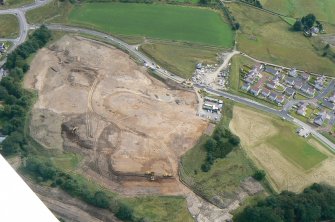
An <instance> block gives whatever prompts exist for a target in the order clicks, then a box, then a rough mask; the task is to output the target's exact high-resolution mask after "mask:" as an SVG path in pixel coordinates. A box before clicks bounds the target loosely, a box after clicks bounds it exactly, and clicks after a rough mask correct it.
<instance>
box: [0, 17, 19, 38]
mask: <svg viewBox="0 0 335 222" xmlns="http://www.w3.org/2000/svg"><path fill="white" fill-rule="evenodd" d="M18 36H19V21H18V20H17V18H16V17H15V16H14V15H0V38H16V37H18Z"/></svg>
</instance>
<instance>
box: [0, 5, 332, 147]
mask: <svg viewBox="0 0 335 222" xmlns="http://www.w3.org/2000/svg"><path fill="white" fill-rule="evenodd" d="M51 1H52V0H44V1H43V0H36V1H35V3H33V4H30V5H26V6H23V7H21V8H16V9H6V10H0V15H1V14H12V15H15V16H16V17H17V18H18V20H19V23H20V36H19V37H18V38H17V39H0V41H1V40H6V41H11V42H13V44H14V45H13V47H12V48H11V50H14V49H15V48H16V47H17V46H18V45H19V44H21V43H23V42H24V41H25V39H26V38H27V34H28V32H27V31H28V30H29V29H35V28H37V27H38V25H29V24H28V23H27V20H26V17H25V13H26V12H27V11H29V10H32V9H35V8H38V7H41V6H43V5H45V4H48V3H49V2H51ZM47 27H48V28H49V29H51V30H58V31H64V32H74V33H82V34H88V35H92V36H96V37H100V38H104V39H105V41H108V42H110V43H112V44H113V45H116V46H117V47H119V48H121V49H123V50H125V51H127V52H128V53H130V54H131V55H132V56H134V57H136V58H137V59H138V60H140V61H141V62H142V63H143V64H144V65H147V66H148V67H149V68H150V67H151V68H152V69H154V71H155V73H156V74H158V75H160V76H162V77H164V78H168V79H171V80H173V81H175V82H177V83H182V82H184V81H185V79H183V78H181V77H179V76H176V75H175V74H173V73H171V72H168V71H167V70H165V69H162V68H160V69H156V65H155V62H154V61H153V60H152V59H150V58H148V57H147V56H146V55H144V54H143V53H141V52H140V51H138V50H136V47H134V46H131V45H128V44H127V43H125V42H123V41H121V40H120V39H118V38H115V37H113V36H111V35H107V34H105V33H103V32H98V31H94V30H90V29H84V28H77V27H70V26H65V25H59V24H53V25H47ZM235 54H241V55H243V56H246V57H248V58H250V59H252V60H254V61H256V62H260V63H265V64H269V65H274V66H276V67H281V68H287V67H284V66H279V65H276V64H270V63H266V62H263V61H260V60H257V59H255V58H253V57H250V56H248V55H246V54H244V53H241V52H239V51H236V50H234V51H233V52H231V53H230V55H228V56H227V58H226V60H225V61H224V63H223V64H222V65H221V66H220V68H225V67H226V66H227V64H228V62H229V60H230V59H231V58H232V57H233V56H234V55H235ZM4 62H5V61H2V62H0V66H2V65H3V64H4ZM195 86H196V87H198V88H202V89H205V90H206V91H207V92H209V93H211V94H214V95H219V96H223V97H225V98H228V99H231V100H233V101H235V102H238V103H242V104H245V105H247V106H250V107H253V108H256V109H258V110H262V111H264V112H267V113H271V114H273V115H276V116H279V117H281V118H282V119H286V120H288V121H290V122H292V123H294V124H296V125H298V126H299V127H304V128H306V129H308V130H309V131H310V132H311V134H312V135H313V136H315V137H316V138H318V139H319V140H320V141H322V142H323V143H324V144H325V145H327V146H328V147H329V148H330V149H332V150H333V151H335V145H334V144H333V143H332V142H330V141H329V140H328V139H327V138H325V137H324V136H323V135H321V134H320V133H319V132H317V131H316V130H315V129H314V128H313V127H311V126H309V125H307V124H306V123H304V122H302V121H300V120H298V119H295V118H294V117H292V116H290V115H289V114H288V113H287V111H286V110H276V109H273V108H270V107H268V106H265V105H263V104H260V103H258V102H255V101H253V100H250V99H247V98H244V97H241V96H237V95H233V94H230V93H227V92H223V91H218V90H215V89H212V88H209V87H206V86H202V85H195Z"/></svg>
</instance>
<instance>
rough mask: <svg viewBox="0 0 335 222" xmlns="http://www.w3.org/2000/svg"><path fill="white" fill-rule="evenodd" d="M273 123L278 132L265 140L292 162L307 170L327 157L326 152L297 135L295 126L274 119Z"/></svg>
mask: <svg viewBox="0 0 335 222" xmlns="http://www.w3.org/2000/svg"><path fill="white" fill-rule="evenodd" d="M273 124H274V126H275V127H277V128H278V130H279V133H278V134H276V135H274V136H273V137H270V138H268V139H267V142H268V143H269V144H271V145H273V147H275V148H276V149H278V150H279V151H280V152H281V153H282V155H283V156H285V157H286V158H287V159H289V160H290V161H292V162H293V163H295V164H297V165H299V166H300V167H302V168H303V169H305V170H309V169H311V168H313V167H314V166H316V165H318V164H319V163H321V162H322V161H323V160H325V159H326V158H327V155H326V154H324V153H322V152H320V151H319V150H317V149H316V148H315V147H313V146H312V145H311V144H310V143H309V142H308V140H306V139H304V138H302V137H298V136H297V135H296V133H295V129H296V128H295V126H292V125H291V124H288V123H287V122H283V121H278V120H274V121H273ZM283 138H285V139H283Z"/></svg>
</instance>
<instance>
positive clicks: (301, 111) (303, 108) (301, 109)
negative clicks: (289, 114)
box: [297, 103, 307, 116]
mask: <svg viewBox="0 0 335 222" xmlns="http://www.w3.org/2000/svg"><path fill="white" fill-rule="evenodd" d="M306 110H307V104H306V103H304V104H302V105H301V106H300V107H299V109H298V110H297V113H298V114H299V115H301V116H305V115H306Z"/></svg>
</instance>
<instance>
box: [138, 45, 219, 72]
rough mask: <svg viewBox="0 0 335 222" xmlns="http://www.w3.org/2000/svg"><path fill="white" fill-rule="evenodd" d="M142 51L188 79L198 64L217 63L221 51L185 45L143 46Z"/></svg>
mask: <svg viewBox="0 0 335 222" xmlns="http://www.w3.org/2000/svg"><path fill="white" fill-rule="evenodd" d="M141 50H142V51H143V52H144V53H145V54H147V55H148V56H149V57H151V58H153V59H154V60H155V61H156V62H157V63H158V64H159V65H161V66H162V67H164V68H166V69H167V70H169V71H171V72H172V73H175V74H177V75H179V76H181V77H183V78H186V79H188V78H190V77H192V74H193V72H194V70H195V65H196V64H197V63H199V62H202V63H205V64H214V63H217V62H218V61H217V53H218V52H219V51H220V50H219V49H216V48H210V47H203V46H199V45H193V44H183V43H149V44H144V45H142V46H141Z"/></svg>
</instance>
